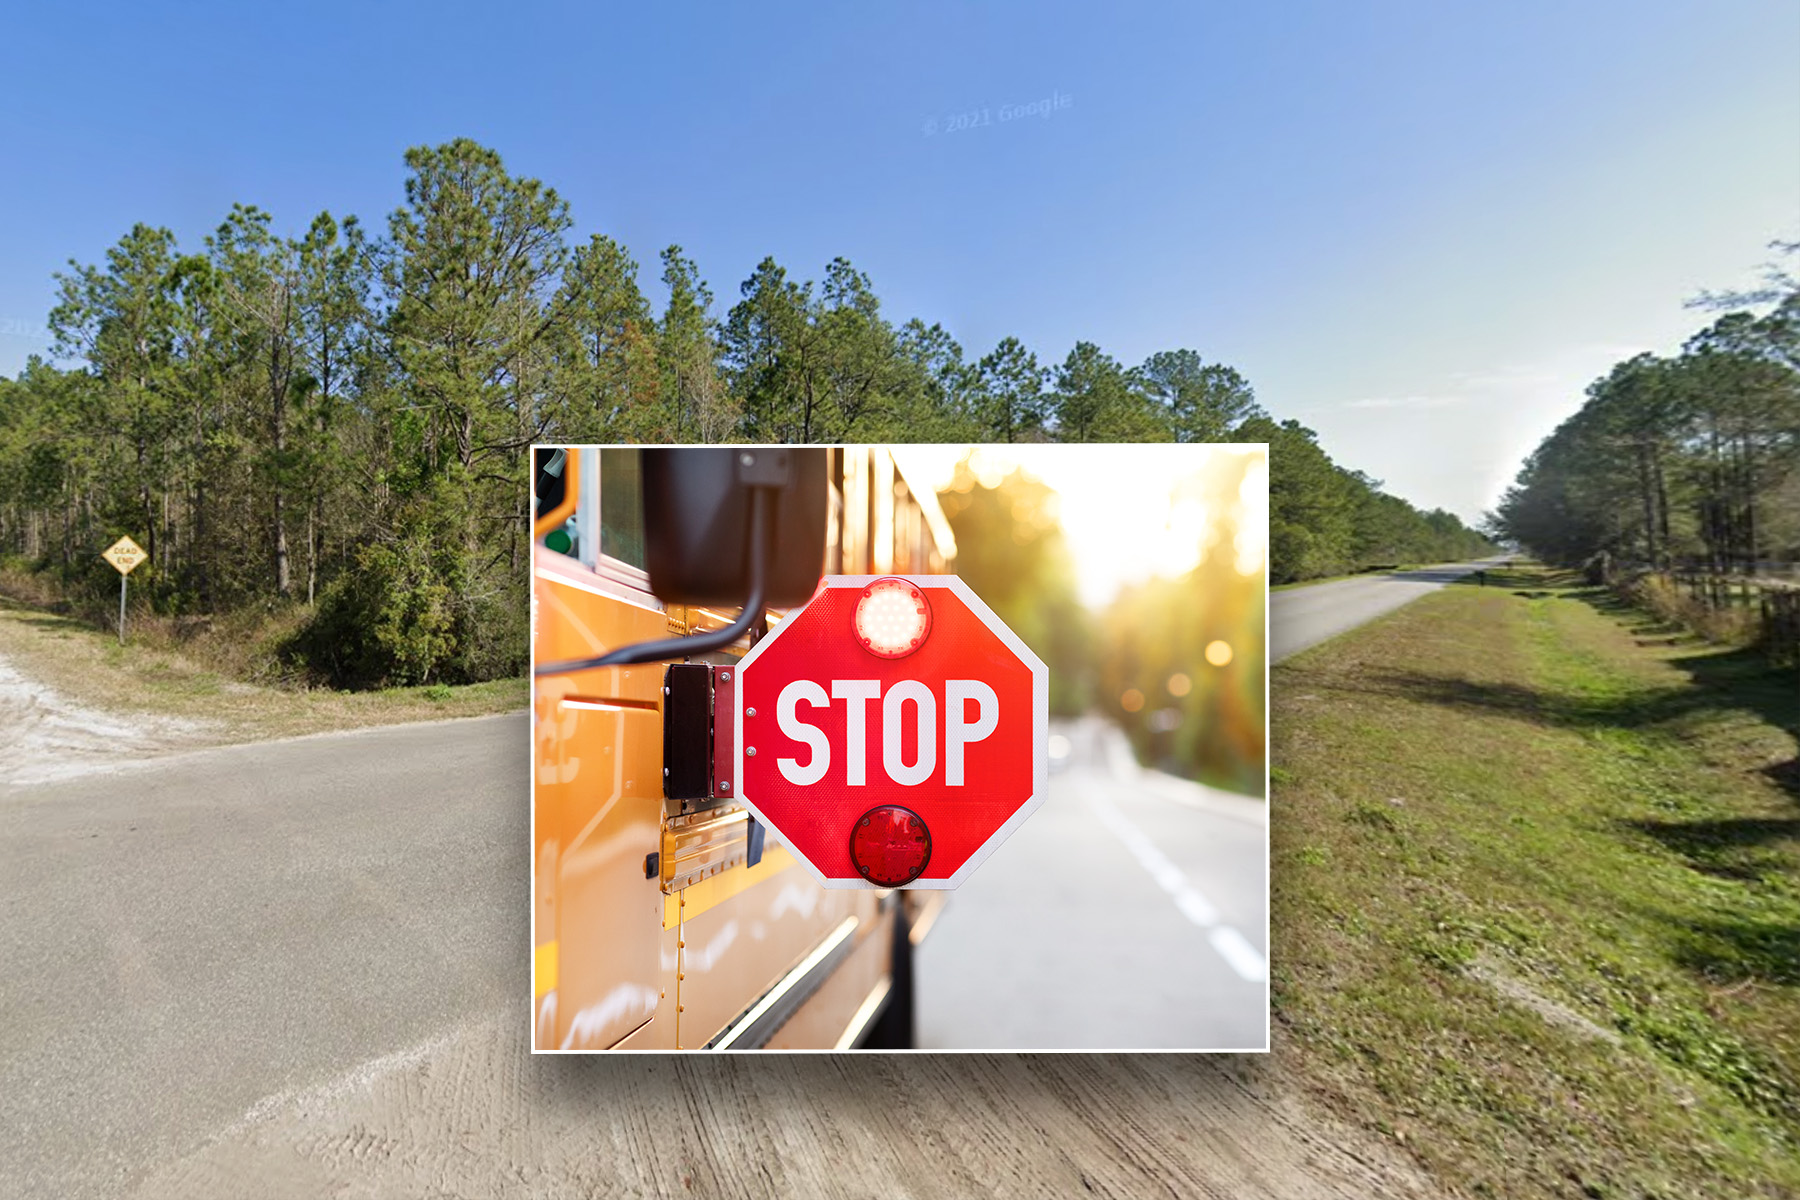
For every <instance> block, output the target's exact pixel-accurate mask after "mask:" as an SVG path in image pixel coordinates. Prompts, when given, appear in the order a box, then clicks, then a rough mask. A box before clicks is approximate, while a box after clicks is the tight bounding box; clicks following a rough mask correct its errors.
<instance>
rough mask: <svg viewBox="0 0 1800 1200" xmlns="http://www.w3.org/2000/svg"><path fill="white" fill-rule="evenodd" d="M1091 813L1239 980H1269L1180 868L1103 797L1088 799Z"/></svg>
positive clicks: (1244, 944)
mask: <svg viewBox="0 0 1800 1200" xmlns="http://www.w3.org/2000/svg"><path fill="white" fill-rule="evenodd" d="M1090 799H1091V800H1092V802H1093V805H1094V811H1095V812H1096V813H1098V814H1099V817H1100V821H1101V823H1102V824H1104V825H1105V826H1106V827H1107V828H1108V829H1110V830H1112V831H1113V834H1114V835H1115V836H1117V837H1118V839H1119V840H1120V841H1121V842H1124V843H1125V848H1126V849H1127V850H1129V851H1131V855H1132V857H1133V858H1135V859H1137V860H1138V863H1139V865H1141V866H1142V867H1143V868H1144V870H1145V871H1148V872H1149V873H1150V878H1152V879H1154V880H1156V883H1157V886H1158V887H1160V888H1162V890H1163V891H1165V892H1167V893H1169V895H1170V896H1172V897H1174V899H1175V907H1176V908H1178V909H1180V910H1181V914H1182V915H1183V916H1184V917H1186V918H1187V919H1188V920H1190V921H1192V922H1193V923H1194V924H1195V925H1197V926H1199V927H1200V928H1201V929H1204V930H1206V931H1207V941H1208V942H1210V943H1211V944H1212V948H1213V949H1214V950H1216V951H1218V954H1219V957H1220V958H1223V959H1224V960H1225V964H1226V965H1227V966H1229V967H1230V968H1231V969H1232V970H1233V971H1236V972H1237V973H1238V975H1239V977H1240V978H1243V979H1246V980H1249V981H1250V982H1251V983H1261V982H1263V981H1264V980H1266V979H1267V978H1268V977H1269V965H1268V963H1267V962H1265V961H1264V960H1263V956H1262V955H1261V954H1258V953H1257V951H1256V947H1254V946H1252V945H1251V944H1250V943H1249V941H1247V940H1246V939H1245V937H1244V935H1243V934H1241V933H1239V932H1238V931H1237V930H1236V929H1233V928H1232V927H1231V926H1229V925H1221V924H1219V910H1218V909H1217V908H1215V907H1214V906H1213V903H1212V901H1210V900H1208V899H1207V898H1206V897H1205V896H1203V895H1201V894H1200V891H1199V889H1198V888H1196V887H1194V885H1193V884H1191V883H1189V882H1188V881H1187V877H1186V876H1184V875H1183V874H1182V873H1181V868H1179V867H1177V866H1176V865H1175V864H1174V863H1172V862H1170V861H1169V858H1168V856H1167V855H1166V854H1164V853H1163V852H1162V851H1161V850H1158V849H1157V848H1156V843H1154V842H1152V841H1151V840H1150V839H1149V838H1148V837H1147V836H1145V834H1144V831H1143V830H1141V829H1139V828H1138V827H1137V826H1136V825H1133V824H1132V823H1131V822H1130V821H1129V820H1127V819H1126V818H1125V814H1123V813H1121V812H1120V811H1119V810H1118V809H1116V808H1114V807H1113V806H1112V803H1111V802H1110V801H1108V800H1106V799H1104V798H1103V797H1100V796H1092V797H1090Z"/></svg>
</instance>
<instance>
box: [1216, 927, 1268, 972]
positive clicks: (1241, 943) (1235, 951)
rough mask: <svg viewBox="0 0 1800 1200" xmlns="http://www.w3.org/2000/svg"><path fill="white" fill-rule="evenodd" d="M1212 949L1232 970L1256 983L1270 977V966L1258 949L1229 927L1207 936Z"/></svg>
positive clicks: (1221, 928)
mask: <svg viewBox="0 0 1800 1200" xmlns="http://www.w3.org/2000/svg"><path fill="white" fill-rule="evenodd" d="M1206 940H1207V941H1209V942H1211V943H1212V948H1213V949H1214V950H1217V951H1218V952H1219V956H1220V957H1221V958H1223V959H1224V960H1225V961H1226V962H1228V963H1230V964H1231V969H1232V970H1234V971H1236V972H1237V973H1238V974H1239V975H1242V976H1243V977H1244V978H1245V979H1248V980H1251V981H1252V982H1254V983H1261V982H1262V981H1263V980H1265V979H1267V978H1268V977H1269V964H1268V963H1266V962H1264V961H1263V956H1262V955H1260V954H1258V953H1257V952H1256V947H1255V946H1252V945H1251V944H1250V943H1249V942H1247V941H1245V940H1244V935H1243V934H1241V933H1239V932H1238V931H1237V930H1235V929H1233V928H1232V927H1231V926H1229V925H1220V926H1219V927H1218V928H1216V929H1214V930H1213V931H1212V932H1211V933H1209V934H1207V935H1206Z"/></svg>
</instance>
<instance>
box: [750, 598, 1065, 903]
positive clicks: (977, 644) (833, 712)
mask: <svg viewBox="0 0 1800 1200" xmlns="http://www.w3.org/2000/svg"><path fill="white" fill-rule="evenodd" d="M883 579H902V580H905V581H906V582H907V583H910V584H912V585H914V586H915V587H916V588H918V589H919V592H920V593H922V594H923V597H924V599H925V607H926V608H927V609H928V615H926V614H924V613H921V614H920V615H919V616H918V617H917V618H916V620H917V624H914V625H911V626H907V625H906V622H908V621H913V620H915V618H914V616H913V613H912V611H911V609H910V608H909V607H908V606H907V605H905V604H899V603H898V602H896V601H895V600H893V598H892V597H893V595H894V594H899V595H902V596H904V597H907V598H910V597H912V595H913V593H912V592H911V590H910V589H904V588H897V587H895V586H894V585H891V584H885V585H883V588H882V589H878V590H877V591H876V592H874V593H871V594H872V595H874V596H876V598H877V599H878V600H879V601H880V603H878V604H876V605H875V606H874V607H870V606H865V609H864V617H863V621H864V624H863V626H862V629H863V632H864V633H865V635H866V636H865V638H859V637H858V625H857V620H858V617H857V605H858V602H859V601H860V600H862V599H863V598H864V593H865V590H866V589H869V586H870V585H871V584H874V583H876V582H877V581H878V580H883ZM883 604H885V605H886V606H887V609H883V608H882V607H881V606H882V605H883ZM896 606H897V607H898V613H899V615H898V618H897V619H898V620H899V621H900V622H901V626H902V627H901V628H900V629H899V631H898V633H895V631H894V629H893V628H892V627H891V625H883V624H881V622H883V621H890V622H891V621H892V620H895V619H896V618H895V617H894V613H893V612H892V611H888V610H893V609H895V608H896ZM871 614H872V615H871ZM927 621H928V626H926V622H927ZM922 626H924V633H923V641H918V640H917V637H916V636H909V635H910V634H912V633H913V632H915V631H916V630H918V629H919V628H920V627H922ZM884 639H885V640H884ZM912 647H916V648H912ZM896 652H898V656H897V657H890V655H893V654H895V653H896ZM1049 720H1050V675H1049V671H1048V670H1047V669H1046V668H1045V666H1044V664H1043V663H1042V662H1041V661H1040V660H1039V659H1038V657H1037V655H1035V654H1033V653H1032V652H1031V651H1030V649H1028V648H1027V647H1026V645H1025V643H1024V642H1022V641H1020V640H1019V638H1018V637H1017V636H1016V635H1015V634H1014V633H1013V632H1012V630H1010V629H1008V628H1007V627H1006V625H1005V624H1004V623H1003V622H1002V621H1001V620H1000V618H999V617H997V616H995V615H994V612H993V610H992V609H990V608H989V607H988V606H987V605H986V604H983V603H982V602H981V600H980V598H979V597H977V596H976V595H975V593H974V592H972V591H970V590H969V588H968V585H966V584H964V583H963V582H962V580H960V579H958V578H957V577H956V576H954V575H906V576H879V575H828V576H826V577H825V579H824V580H823V581H821V583H820V589H819V591H818V593H817V594H816V595H814V597H813V598H812V600H811V601H810V602H808V604H807V605H806V607H805V608H803V609H801V610H800V611H798V612H796V613H791V614H789V616H788V618H787V619H786V620H784V621H783V622H781V624H780V625H779V626H777V627H776V628H775V629H774V630H773V631H772V632H771V633H770V634H769V636H767V637H765V638H763V639H762V641H760V642H758V643H757V644H756V647H755V648H754V649H752V650H751V651H750V653H749V654H747V655H745V656H744V659H743V661H742V662H741V663H739V664H738V687H737V716H736V722H737V762H736V768H737V778H738V780H739V785H738V786H739V797H740V799H742V800H743V801H744V802H745V803H746V804H747V805H748V806H749V807H750V809H751V811H752V812H754V813H755V814H756V815H757V817H758V818H759V819H760V820H761V821H762V822H763V823H764V824H765V825H768V826H770V827H771V828H773V829H774V830H776V831H777V832H778V833H779V834H780V835H781V838H782V840H783V841H784V842H786V843H787V845H788V848H789V849H791V850H792V851H793V852H794V853H795V855H797V856H798V857H799V858H800V860H801V861H802V862H804V863H805V864H806V865H807V866H808V867H810V868H811V869H812V872H813V874H814V875H816V876H818V877H819V879H820V881H821V882H822V883H823V884H824V885H825V886H826V887H833V888H870V887H877V886H880V885H878V884H876V883H872V882H871V881H870V880H869V878H866V877H865V875H864V872H863V871H862V870H860V869H859V868H858V866H857V862H856V860H854V859H853V857H852V855H853V851H852V847H851V841H852V837H853V835H854V834H856V832H857V827H858V823H859V822H861V821H862V820H863V818H864V817H865V815H871V814H872V819H873V820H874V821H875V826H874V828H872V829H871V828H870V827H869V826H864V827H863V830H864V840H863V841H862V843H861V844H860V846H859V849H858V851H857V852H858V853H866V852H868V848H869V845H870V841H869V839H870V837H872V836H874V835H876V834H878V833H881V832H882V831H883V830H885V829H887V828H888V827H889V826H890V825H891V826H892V828H893V829H894V830H896V831H897V832H896V833H895V834H894V836H896V837H901V836H909V835H910V838H911V840H910V841H909V842H908V844H907V848H908V852H918V853H922V851H918V850H917V846H918V843H919V842H920V841H921V840H922V841H927V842H928V843H929V858H928V860H927V861H926V862H925V865H924V868H923V869H922V870H921V871H920V872H919V873H918V875H917V877H916V878H914V879H912V880H911V882H909V883H907V884H905V885H904V886H907V887H915V888H953V887H956V886H957V885H958V884H960V883H961V882H962V881H963V880H964V879H965V878H967V877H968V874H969V872H970V871H973V870H974V869H975V867H976V866H977V865H978V864H979V863H980V862H981V860H982V859H984V858H986V857H987V856H988V855H989V854H990V853H992V852H993V850H994V847H996V846H998V845H999V844H1000V843H1001V842H1002V841H1004V840H1005V839H1006V836H1007V834H1009V833H1011V832H1012V831H1013V829H1014V828H1016V827H1017V826H1018V824H1019V823H1020V822H1021V821H1023V820H1024V819H1025V818H1026V817H1027V816H1029V815H1030V814H1031V811H1032V810H1033V809H1034V808H1036V807H1037V806H1038V804H1039V803H1041V802H1042V800H1043V797H1044V776H1045V738H1046V737H1047V735H1048V732H1049ZM884 806H898V807H899V808H900V809H902V810H905V812H906V813H911V814H915V815H916V816H917V817H918V819H919V821H920V822H922V823H923V825H924V830H925V834H924V836H923V838H921V837H920V830H919V829H918V826H917V825H916V824H912V823H911V822H910V821H909V819H908V818H907V817H906V816H905V814H904V813H902V814H900V815H899V816H897V817H894V816H892V810H891V809H884ZM877 809H884V811H883V812H881V813H873V810H877ZM890 817H891V818H892V819H891V820H889V818H890ZM884 821H887V824H884ZM882 836H886V835H885V834H882ZM885 846H886V843H885V842H882V843H881V844H880V847H878V850H877V852H881V848H884V847H885ZM876 874H877V876H879V874H880V871H879V869H877V872H876Z"/></svg>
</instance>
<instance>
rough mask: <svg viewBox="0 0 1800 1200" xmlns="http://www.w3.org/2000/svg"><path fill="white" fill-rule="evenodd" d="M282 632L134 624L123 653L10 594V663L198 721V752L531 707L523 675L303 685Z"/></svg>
mask: <svg viewBox="0 0 1800 1200" xmlns="http://www.w3.org/2000/svg"><path fill="white" fill-rule="evenodd" d="M279 625H280V622H278V621H275V622H270V621H261V622H258V621H255V620H251V619H250V618H243V619H242V620H241V621H240V622H239V623H238V624H227V625H221V626H216V627H213V628H211V629H209V630H208V631H206V633H205V634H204V636H201V637H194V636H191V634H190V635H184V634H183V633H181V632H178V631H176V630H173V629H172V628H170V627H169V626H168V625H167V623H166V622H165V623H147V624H146V625H145V627H144V628H142V629H134V628H133V626H132V625H131V623H130V622H127V625H126V644H125V645H123V646H121V645H119V642H118V636H117V634H116V633H114V632H102V631H99V630H96V629H95V628H94V627H93V626H92V625H90V624H87V623H86V622H83V621H81V620H78V619H76V618H75V617H72V616H66V615H61V614H58V613H55V612H50V611H47V610H45V609H43V608H40V607H37V606H36V605H33V604H30V603H26V602H24V601H22V600H19V599H15V598H12V597H10V596H7V595H5V594H3V593H0V658H4V659H5V660H6V661H7V662H9V663H11V664H12V665H13V666H14V667H15V668H16V669H17V670H18V671H20V672H21V673H23V674H24V675H25V676H27V677H28V678H30V679H31V680H33V681H35V682H37V683H39V684H42V685H44V686H46V687H49V688H51V689H53V690H54V691H56V692H58V693H60V694H62V695H64V696H67V697H69V698H70V699H72V700H74V701H76V702H78V703H80V704H82V705H85V706H87V707H91V708H95V709H99V710H101V711H103V712H112V713H122V714H128V713H150V714H155V715H157V716H164V717H177V718H180V719H182V720H185V721H191V722H194V723H195V725H196V727H197V728H199V729H201V730H203V731H204V732H203V733H201V734H199V735H197V736H196V738H194V739H193V744H201V743H207V744H222V743H227V742H240V741H261V740H266V739H269V738H276V737H290V736H296V735H299V734H307V733H323V732H328V731H332V730H339V729H357V728H362V727H365V726H370V725H391V724H399V723H403V722H408V721H428V720H438V719H443V718H448V717H473V716H484V715H487V714H490V713H500V712H511V711H515V710H522V709H524V708H525V706H526V704H527V703H528V694H529V688H528V685H527V681H526V680H524V679H501V680H494V681H492V682H489V683H478V684H470V685H466V686H459V687H451V686H448V685H444V684H433V685H429V686H425V687H407V688H390V689H386V690H382V691H370V692H340V691H334V690H331V689H327V688H307V687H303V686H300V685H298V684H296V683H295V682H294V681H293V680H292V679H291V678H283V677H282V676H280V675H279V674H276V673H273V672H271V671H269V670H267V669H265V668H264V666H262V665H261V664H266V663H267V662H269V661H271V660H272V655H270V654H267V653H265V652H264V649H265V648H266V647H267V646H268V645H269V644H271V643H272V641H273V640H275V639H278V638H279V637H280V636H281V634H282V632H283V630H282V629H281V628H279ZM184 744H188V743H186V742H184Z"/></svg>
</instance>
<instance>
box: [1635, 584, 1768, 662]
mask: <svg viewBox="0 0 1800 1200" xmlns="http://www.w3.org/2000/svg"><path fill="white" fill-rule="evenodd" d="M1663 578H1664V579H1666V580H1668V581H1669V582H1670V583H1671V584H1673V585H1674V586H1675V587H1676V588H1677V589H1678V590H1679V591H1681V592H1683V593H1685V594H1686V596H1687V597H1688V599H1689V600H1690V601H1691V602H1692V603H1694V604H1697V605H1699V606H1701V607H1703V608H1706V609H1708V610H1710V611H1711V612H1714V613H1736V614H1742V615H1743V617H1745V618H1746V619H1747V623H1749V624H1750V625H1752V627H1753V628H1754V630H1755V639H1756V643H1757V645H1759V646H1761V647H1762V648H1763V649H1765V650H1766V651H1767V652H1768V654H1769V657H1770V659H1771V660H1773V661H1774V662H1775V663H1777V664H1778V665H1781V666H1800V584H1795V583H1789V582H1786V581H1785V580H1776V579H1760V578H1756V577H1754V576H1745V575H1714V574H1709V573H1705V572H1694V571H1673V572H1669V573H1667V574H1664V575H1663Z"/></svg>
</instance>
